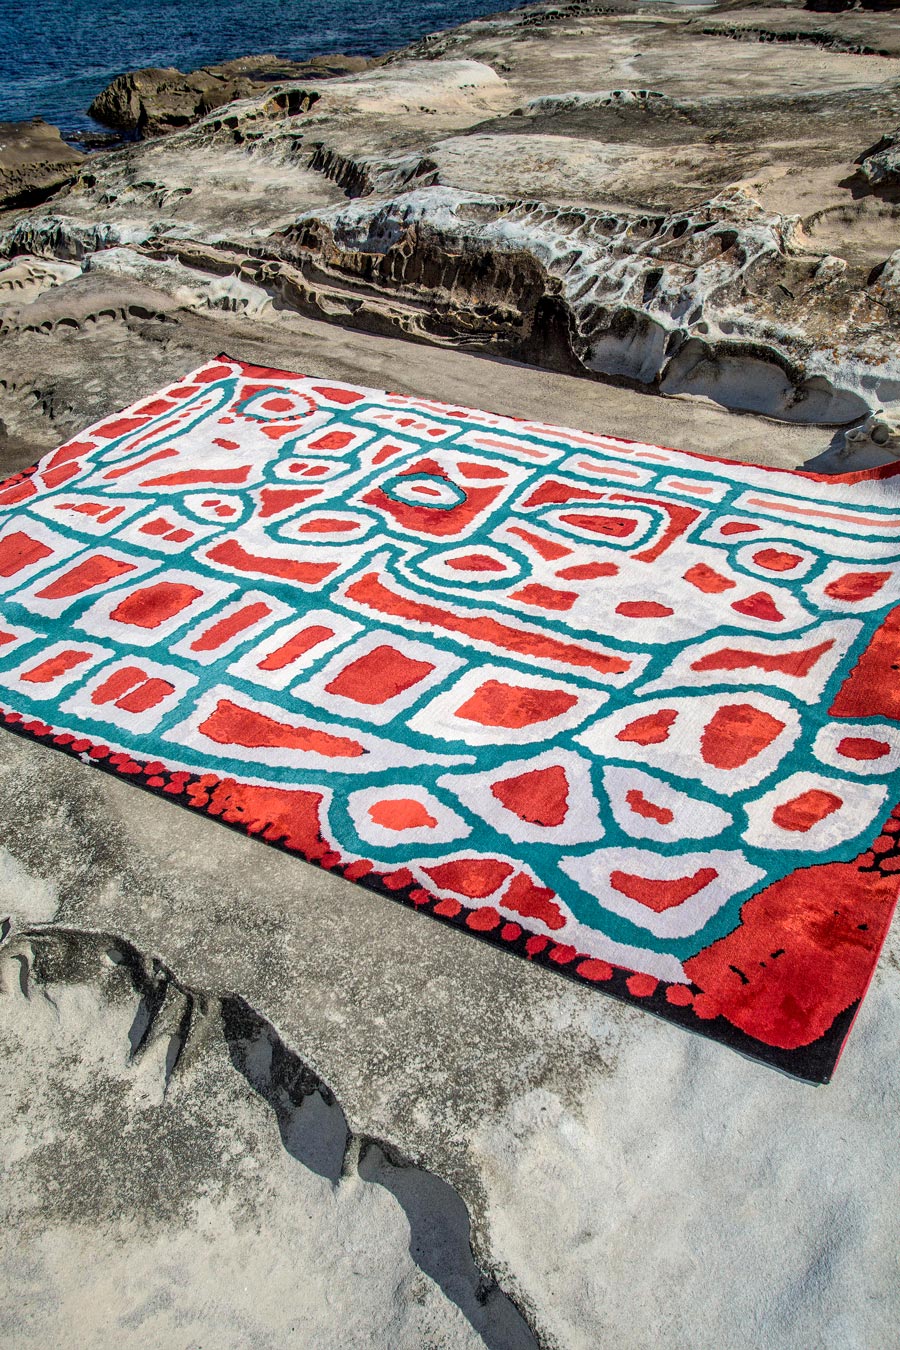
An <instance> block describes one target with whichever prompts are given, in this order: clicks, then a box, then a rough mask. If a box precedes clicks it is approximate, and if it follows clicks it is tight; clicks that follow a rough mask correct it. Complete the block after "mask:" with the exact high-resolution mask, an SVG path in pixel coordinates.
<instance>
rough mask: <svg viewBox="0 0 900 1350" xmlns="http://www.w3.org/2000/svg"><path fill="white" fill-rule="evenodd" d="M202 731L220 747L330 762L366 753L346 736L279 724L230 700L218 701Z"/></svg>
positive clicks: (288, 724)
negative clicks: (305, 754)
mask: <svg viewBox="0 0 900 1350" xmlns="http://www.w3.org/2000/svg"><path fill="white" fill-rule="evenodd" d="M200 730H201V732H202V733H203V735H204V736H208V737H209V739H210V740H211V741H215V742H216V743H217V744H218V745H228V746H235V745H242V746H244V747H245V748H246V749H248V750H262V749H276V750H304V751H310V752H312V753H313V754H316V755H325V756H326V757H327V758H328V759H357V758H358V757H359V756H360V755H364V754H365V753H366V751H365V747H364V746H362V745H360V743H359V741H354V740H351V739H350V738H349V737H347V736H334V735H332V733H331V732H330V731H320V730H318V728H316V727H305V726H297V725H295V724H293V723H290V722H277V721H276V720H275V718H274V717H266V716H265V714H264V713H258V712H254V711H253V710H252V709H251V708H242V707H241V706H240V704H237V703H232V701H231V699H227V698H221V699H219V701H218V703H217V704H216V707H215V709H214V711H213V712H211V713H210V715H209V717H207V718H206V720H205V722H202V723H201V724H200Z"/></svg>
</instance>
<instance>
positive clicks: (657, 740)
mask: <svg viewBox="0 0 900 1350" xmlns="http://www.w3.org/2000/svg"><path fill="white" fill-rule="evenodd" d="M677 716H678V713H677V712H676V710H675V709H674V708H661V709H660V710H659V712H654V713H648V715H647V716H646V717H638V718H636V719H635V720H634V721H633V722H629V723H628V725H627V726H626V727H623V728H622V730H621V731H619V732H617V733H616V740H617V741H630V742H632V743H633V744H635V745H661V744H662V742H663V741H667V740H668V739H669V731H670V729H671V727H672V724H673V722H674V721H675V718H676V717H677Z"/></svg>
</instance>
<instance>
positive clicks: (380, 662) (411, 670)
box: [325, 645, 434, 707]
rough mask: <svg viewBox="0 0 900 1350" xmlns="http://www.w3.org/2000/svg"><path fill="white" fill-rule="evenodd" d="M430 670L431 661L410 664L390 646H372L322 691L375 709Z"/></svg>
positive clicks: (410, 660) (409, 687) (422, 677)
mask: <svg viewBox="0 0 900 1350" xmlns="http://www.w3.org/2000/svg"><path fill="white" fill-rule="evenodd" d="M433 670H434V665H433V663H432V662H431V661H414V660H413V659H412V657H409V656H406V655H404V653H403V652H398V651H397V650H396V648H394V647H388V646H387V645H382V646H380V647H374V648H373V649H372V651H370V652H366V654H365V656H360V657H359V658H358V659H357V660H356V661H351V662H350V664H349V665H347V666H344V668H343V670H341V671H339V672H338V674H337V675H335V677H334V679H333V680H331V682H330V683H329V684H326V686H325V689H326V691H327V692H328V693H329V694H337V695H338V696H339V697H341V698H349V699H352V700H353V702H354V703H365V704H367V705H368V706H370V707H375V706H377V705H380V704H382V703H386V702H387V701H388V700H389V699H392V698H396V697H397V695H398V694H402V693H405V691H406V690H407V689H411V688H412V687H413V685H415V684H418V683H419V681H420V680H424V679H425V677H426V675H430V674H431V672H432V671H433Z"/></svg>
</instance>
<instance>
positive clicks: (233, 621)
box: [191, 600, 272, 652]
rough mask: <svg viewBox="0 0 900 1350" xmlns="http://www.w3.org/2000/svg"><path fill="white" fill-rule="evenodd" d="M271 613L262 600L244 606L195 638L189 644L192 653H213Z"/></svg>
mask: <svg viewBox="0 0 900 1350" xmlns="http://www.w3.org/2000/svg"><path fill="white" fill-rule="evenodd" d="M271 613H272V611H271V609H270V608H269V606H268V605H267V604H264V602H263V601H262V600H258V601H257V602H256V603H255V604H252V605H245V606H244V608H243V609H239V610H237V611H236V612H235V613H234V614H230V615H229V616H228V617H227V618H226V619H219V621H218V623H214V624H212V625H211V626H210V627H209V628H207V629H206V631H205V632H204V633H201V634H200V636H199V637H197V638H195V639H194V641H193V642H192V643H191V651H192V652H214V651H215V650H216V648H217V647H221V646H222V645H223V643H225V642H228V641H229V640H230V639H231V638H233V637H236V636H237V634H238V633H242V632H243V631H244V629H245V628H252V627H253V625H254V624H256V623H259V622H260V620H261V619H265V618H266V617H267V616H268V615H269V614H271Z"/></svg>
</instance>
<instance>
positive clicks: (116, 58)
mask: <svg viewBox="0 0 900 1350" xmlns="http://www.w3.org/2000/svg"><path fill="white" fill-rule="evenodd" d="M514 2H515V0H389V3H387V4H386V3H384V2H383V0H0V121H9V122H18V121H25V120H27V119H28V118H30V117H36V116H40V117H45V118H46V119H47V120H48V121H49V122H55V123H56V125H57V126H59V127H61V128H62V129H63V132H64V133H71V132H73V131H78V130H88V129H90V130H97V129H98V128H97V124H96V123H95V122H92V121H91V119H90V118H89V117H87V115H86V113H85V109H86V108H87V106H88V104H89V103H90V101H91V99H92V98H93V97H94V95H95V94H96V93H99V91H100V90H101V89H102V88H103V87H104V85H107V84H109V82H110V80H112V79H113V78H114V77H115V76H116V75H119V74H121V73H122V71H125V70H135V69H137V67H139V66H177V67H178V68H179V69H180V70H195V69H196V68H197V66H203V65H209V64H210V63H211V62H214V61H225V60H228V59H229V57H235V56H246V55H249V54H251V53H258V52H274V53H275V54H276V55H277V56H281V57H287V58H291V59H293V60H303V59H305V58H307V57H310V56H315V55H316V54H318V53H325V52H347V53H349V54H352V55H361V56H374V55H377V54H378V53H379V52H384V51H388V50H390V49H391V48H392V47H402V46H404V45H405V44H406V43H407V42H411V41H412V40H413V39H414V38H417V37H421V36H422V34H424V33H432V32H435V31H436V30H437V29H439V28H450V27H453V25H455V24H458V23H464V22H465V21H466V20H467V19H473V18H476V17H478V16H479V15H483V14H491V13H494V12H496V11H497V10H498V9H501V8H507V7H510V6H511V5H512V4H514Z"/></svg>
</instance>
